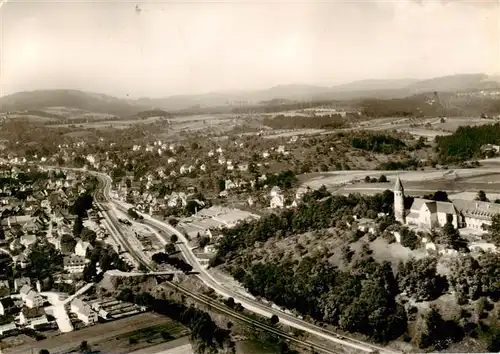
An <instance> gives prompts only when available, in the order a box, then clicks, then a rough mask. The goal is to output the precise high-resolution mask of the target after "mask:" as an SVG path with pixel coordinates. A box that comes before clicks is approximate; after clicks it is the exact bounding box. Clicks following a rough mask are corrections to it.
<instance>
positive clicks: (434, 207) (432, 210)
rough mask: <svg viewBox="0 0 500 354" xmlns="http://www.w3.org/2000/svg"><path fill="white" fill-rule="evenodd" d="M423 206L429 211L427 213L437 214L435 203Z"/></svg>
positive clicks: (427, 203)
mask: <svg viewBox="0 0 500 354" xmlns="http://www.w3.org/2000/svg"><path fill="white" fill-rule="evenodd" d="M425 205H426V206H427V208H428V209H429V211H430V212H431V214H435V213H436V212H437V204H436V202H434V201H433V202H426V203H425Z"/></svg>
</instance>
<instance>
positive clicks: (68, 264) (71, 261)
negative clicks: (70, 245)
mask: <svg viewBox="0 0 500 354" xmlns="http://www.w3.org/2000/svg"><path fill="white" fill-rule="evenodd" d="M86 263H87V262H86V259H85V257H81V256H76V255H72V256H66V257H64V259H63V264H64V270H65V271H67V272H68V273H71V274H74V273H82V272H83V269H84V268H85V265H86Z"/></svg>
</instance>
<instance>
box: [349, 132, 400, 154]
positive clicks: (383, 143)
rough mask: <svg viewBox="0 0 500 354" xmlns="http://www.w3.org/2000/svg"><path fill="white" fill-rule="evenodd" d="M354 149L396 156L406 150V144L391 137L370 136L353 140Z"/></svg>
mask: <svg viewBox="0 0 500 354" xmlns="http://www.w3.org/2000/svg"><path fill="white" fill-rule="evenodd" d="M351 145H352V147H354V148H356V149H362V150H367V151H373V152H376V153H382V154H394V153H397V152H399V151H401V150H403V149H405V148H406V143H405V142H404V141H402V140H401V139H398V138H395V137H392V136H390V135H369V136H366V137H355V138H353V139H352V140H351Z"/></svg>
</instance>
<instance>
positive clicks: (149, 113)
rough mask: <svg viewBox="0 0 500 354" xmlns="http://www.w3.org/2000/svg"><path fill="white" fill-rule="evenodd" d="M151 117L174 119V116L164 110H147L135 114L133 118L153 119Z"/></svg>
mask: <svg viewBox="0 0 500 354" xmlns="http://www.w3.org/2000/svg"><path fill="white" fill-rule="evenodd" d="M151 117H168V118H171V117H173V114H172V113H169V112H166V111H164V110H162V109H150V110H147V111H142V112H139V113H137V114H135V115H134V116H132V118H138V119H147V118H151Z"/></svg>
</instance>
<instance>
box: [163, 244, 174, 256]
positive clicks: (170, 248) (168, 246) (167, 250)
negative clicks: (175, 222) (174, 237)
mask: <svg viewBox="0 0 500 354" xmlns="http://www.w3.org/2000/svg"><path fill="white" fill-rule="evenodd" d="M174 252H175V245H174V244H173V243H167V244H166V245H165V253H166V254H172V253H174Z"/></svg>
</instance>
